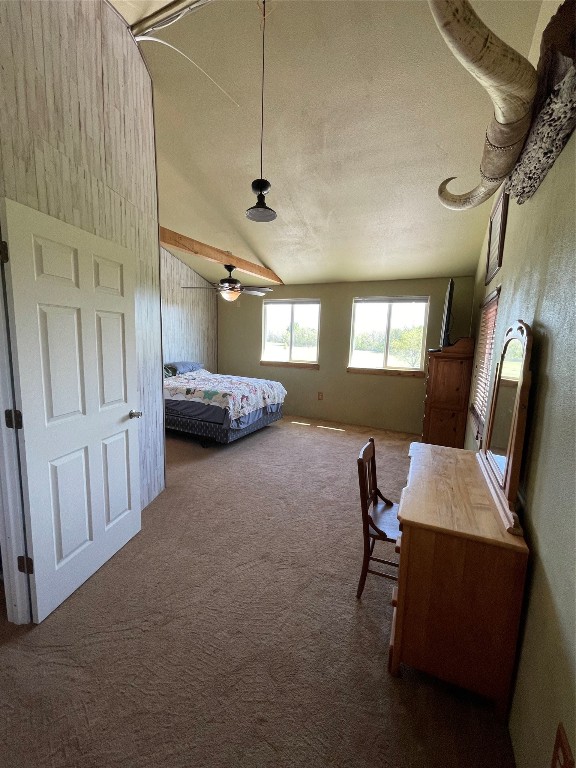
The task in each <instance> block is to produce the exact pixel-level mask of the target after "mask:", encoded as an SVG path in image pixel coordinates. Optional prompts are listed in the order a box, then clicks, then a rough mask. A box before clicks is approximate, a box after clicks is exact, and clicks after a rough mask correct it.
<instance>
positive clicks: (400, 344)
mask: <svg viewBox="0 0 576 768" xmlns="http://www.w3.org/2000/svg"><path fill="white" fill-rule="evenodd" d="M427 323H428V298H414V297H410V298H408V297H406V298H401V299H399V298H396V297H395V298H382V297H373V298H372V297H370V298H362V299H354V304H353V307H352V335H351V343H350V368H375V369H378V368H379V369H394V370H417V371H422V370H424V343H425V340H426V326H427Z"/></svg>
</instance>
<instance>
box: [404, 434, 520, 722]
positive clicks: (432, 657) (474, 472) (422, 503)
mask: <svg viewBox="0 0 576 768" xmlns="http://www.w3.org/2000/svg"><path fill="white" fill-rule="evenodd" d="M410 457H411V465H410V474H409V477H408V485H407V486H406V488H405V489H404V490H403V492H402V498H401V501H400V508H399V512H398V517H399V519H400V523H401V529H402V537H401V547H400V567H399V574H398V589H397V592H396V593H395V609H394V620H393V625H392V636H391V641H390V658H389V668H390V672H391V673H392V674H398V672H399V665H400V664H401V663H404V664H407V665H409V666H412V667H414V668H416V669H419V670H422V671H423V672H426V673H428V674H431V675H434V676H436V677H439V678H441V679H442V680H446V681H447V682H450V683H454V684H455V685H459V686H462V687H463V688H466V689H468V690H471V691H474V692H476V693H478V694H481V695H483V696H486V697H487V698H489V699H492V700H494V701H495V702H496V704H497V707H498V710H499V711H500V712H501V713H503V714H504V713H506V712H507V710H508V706H509V700H510V690H511V683H512V675H513V670H514V664H515V657H516V642H517V637H518V625H519V621H520V612H521V607H522V596H523V590H524V579H525V572H526V564H527V559H528V548H527V546H526V543H525V542H524V539H523V538H522V537H521V536H513V535H512V534H510V533H508V532H507V531H506V529H505V527H504V525H503V523H502V519H501V517H500V513H499V512H498V507H497V505H496V502H495V500H494V498H493V496H492V494H491V491H490V489H489V487H488V485H487V484H486V481H485V478H484V474H483V472H482V470H481V468H480V465H479V462H478V460H477V457H476V454H475V453H474V452H472V451H464V450H459V449H454V448H446V447H440V446H433V445H425V444H422V443H413V444H412V445H411V447H410Z"/></svg>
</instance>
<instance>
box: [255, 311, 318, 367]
mask: <svg viewBox="0 0 576 768" xmlns="http://www.w3.org/2000/svg"><path fill="white" fill-rule="evenodd" d="M263 306H264V310H263V311H264V333H263V342H262V358H261V359H262V360H263V361H277V362H284V363H317V362H318V329H319V326H320V302H319V301H310V300H308V299H305V300H302V301H264V302H263Z"/></svg>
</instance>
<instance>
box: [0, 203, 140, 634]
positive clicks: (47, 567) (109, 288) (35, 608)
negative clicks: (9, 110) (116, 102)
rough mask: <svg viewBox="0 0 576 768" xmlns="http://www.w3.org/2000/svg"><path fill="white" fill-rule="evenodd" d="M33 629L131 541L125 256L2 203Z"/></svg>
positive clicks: (133, 394) (129, 310)
mask: <svg viewBox="0 0 576 768" xmlns="http://www.w3.org/2000/svg"><path fill="white" fill-rule="evenodd" d="M4 202H5V206H4V215H3V222H2V232H3V237H4V239H5V240H7V242H8V251H9V263H8V265H7V267H8V269H7V274H8V282H9V285H8V303H9V310H10V321H11V329H10V331H11V348H12V353H13V360H14V368H15V378H16V399H17V405H16V407H17V408H19V409H20V410H21V411H22V416H23V429H22V431H21V432H20V433H19V437H20V446H21V448H20V450H21V457H22V473H23V487H24V512H25V523H26V538H27V542H28V554H29V556H30V557H31V558H32V561H33V574H32V575H31V577H30V585H31V598H32V600H31V602H32V612H33V619H34V621H36V622H40V621H42V619H44V618H45V617H46V616H47V615H48V614H49V613H50V612H51V611H53V610H54V609H55V608H56V607H57V606H58V605H60V603H62V602H63V601H64V600H65V599H66V598H67V597H68V596H69V595H71V594H72V592H73V591H74V590H75V589H77V588H78V587H79V586H80V585H81V584H82V583H83V582H84V581H86V579H88V578H89V577H90V576H91V575H92V574H93V573H94V572H95V571H96V570H98V568H100V567H101V566H102V565H103V564H104V563H105V562H106V561H107V560H108V559H109V558H110V557H112V555H114V554H115V553H116V552H117V551H118V550H119V549H120V548H121V547H122V546H123V545H124V544H125V543H126V542H127V541H128V540H129V539H130V538H132V536H134V535H135V534H136V533H137V532H138V531H139V530H140V497H139V459H138V457H139V447H138V423H137V420H136V418H130V416H129V413H130V411H137V409H138V392H137V380H136V352H135V330H134V275H135V256H134V255H133V254H131V253H130V252H129V251H127V250H126V249H123V248H121V247H120V246H117V245H115V244H114V243H111V242H109V241H107V240H103V239H101V238H98V237H96V236H94V235H92V234H90V233H87V232H84V231H83V230H81V229H77V228H76V227H72V226H70V225H69V224H65V223H63V222H61V221H59V220H57V219H54V218H52V217H50V216H47V215H45V214H43V213H39V212H38V211H35V210H33V209H31V208H27V207H25V206H23V205H20V204H19V203H15V202H13V201H11V200H5V201H4Z"/></svg>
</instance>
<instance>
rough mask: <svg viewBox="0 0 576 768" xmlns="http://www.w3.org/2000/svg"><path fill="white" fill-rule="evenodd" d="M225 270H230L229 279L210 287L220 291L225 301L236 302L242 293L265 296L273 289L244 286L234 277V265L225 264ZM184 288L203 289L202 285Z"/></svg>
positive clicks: (225, 278)
mask: <svg viewBox="0 0 576 768" xmlns="http://www.w3.org/2000/svg"><path fill="white" fill-rule="evenodd" d="M224 269H226V270H228V277H223V278H222V280H220V281H219V282H218V283H210V285H211V286H212V287H213V288H214V289H215V290H216V291H218V293H219V294H220V296H222V298H223V299H224V300H225V301H236V299H237V298H238V297H239V296H240V294H241V293H246V294H248V295H249V296H264V295H265V294H266V293H268V292H269V291H271V290H272V288H267V287H265V286H261V285H242V283H241V282H240V280H237V279H236V278H235V277H232V271H233V270H234V269H236V267H235V266H234V265H233V264H224ZM182 287H183V288H202V286H200V285H183V286H182Z"/></svg>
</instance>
